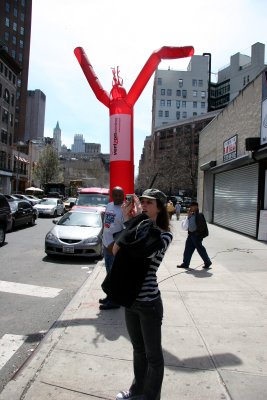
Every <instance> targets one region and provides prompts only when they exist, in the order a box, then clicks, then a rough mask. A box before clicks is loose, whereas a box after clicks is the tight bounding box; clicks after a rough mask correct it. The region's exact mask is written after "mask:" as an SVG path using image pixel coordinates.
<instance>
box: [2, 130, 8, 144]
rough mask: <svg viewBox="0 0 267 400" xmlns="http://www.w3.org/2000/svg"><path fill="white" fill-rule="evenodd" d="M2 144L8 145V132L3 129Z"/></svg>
mask: <svg viewBox="0 0 267 400" xmlns="http://www.w3.org/2000/svg"><path fill="white" fill-rule="evenodd" d="M1 142H2V143H4V144H7V131H5V130H4V129H1Z"/></svg>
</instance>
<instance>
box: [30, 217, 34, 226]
mask: <svg viewBox="0 0 267 400" xmlns="http://www.w3.org/2000/svg"><path fill="white" fill-rule="evenodd" d="M29 225H31V226H34V225H35V217H34V215H32V218H31V220H30V222H29Z"/></svg>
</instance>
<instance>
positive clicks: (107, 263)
mask: <svg viewBox="0 0 267 400" xmlns="http://www.w3.org/2000/svg"><path fill="white" fill-rule="evenodd" d="M103 253H104V260H105V267H106V271H107V273H108V272H109V271H110V270H111V267H112V264H113V260H114V256H113V254H111V253H110V251H109V250H108V248H107V247H105V246H104V249H103Z"/></svg>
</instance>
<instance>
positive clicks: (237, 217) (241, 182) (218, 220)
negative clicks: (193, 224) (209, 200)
mask: <svg viewBox="0 0 267 400" xmlns="http://www.w3.org/2000/svg"><path fill="white" fill-rule="evenodd" d="M258 176H259V166H258V164H252V165H246V166H245V167H241V168H236V169H233V170H231V171H227V172H221V173H219V174H216V175H215V192H214V223H215V224H218V225H221V226H224V227H226V228H229V229H233V230H235V231H237V232H241V233H244V234H246V235H250V236H253V237H256V232H257V204H258Z"/></svg>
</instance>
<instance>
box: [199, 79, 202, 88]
mask: <svg viewBox="0 0 267 400" xmlns="http://www.w3.org/2000/svg"><path fill="white" fill-rule="evenodd" d="M198 86H200V87H201V86H203V80H202V79H199V80H198Z"/></svg>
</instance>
